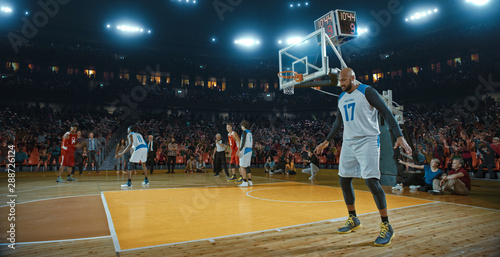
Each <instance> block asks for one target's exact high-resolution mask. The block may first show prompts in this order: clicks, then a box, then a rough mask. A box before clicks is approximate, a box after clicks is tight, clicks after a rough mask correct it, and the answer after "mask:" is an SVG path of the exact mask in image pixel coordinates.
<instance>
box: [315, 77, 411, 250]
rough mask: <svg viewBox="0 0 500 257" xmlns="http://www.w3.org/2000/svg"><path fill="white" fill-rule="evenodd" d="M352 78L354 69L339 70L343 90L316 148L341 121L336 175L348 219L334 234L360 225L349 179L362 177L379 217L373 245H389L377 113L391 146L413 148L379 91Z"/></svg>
mask: <svg viewBox="0 0 500 257" xmlns="http://www.w3.org/2000/svg"><path fill="white" fill-rule="evenodd" d="M355 78H356V76H355V74H354V71H353V70H352V69H350V68H345V69H343V70H342V71H341V72H340V74H339V81H340V86H341V88H342V91H343V92H342V94H341V95H340V96H339V100H338V111H337V118H336V120H335V123H334V124H333V128H332V130H331V131H330V134H329V135H328V137H327V138H326V140H325V141H324V142H323V143H321V144H320V145H318V146H317V147H316V152H317V153H320V152H321V151H322V150H323V149H324V148H325V147H327V146H328V144H329V143H330V142H331V141H332V140H333V138H334V137H335V136H336V135H337V133H338V132H339V131H340V128H341V126H342V124H343V125H344V135H343V137H344V138H343V143H342V151H341V153H340V165H339V176H340V186H341V188H342V193H343V195H344V201H345V203H346V205H347V210H348V212H349V218H348V219H347V222H346V224H345V226H344V227H342V228H340V229H339V230H337V233H341V234H343V233H350V232H351V231H353V230H355V229H358V228H360V227H361V222H360V221H359V219H358V218H357V217H356V208H355V206H354V190H353V188H352V179H353V178H359V177H361V178H363V179H364V180H365V183H366V185H367V186H368V188H369V189H370V192H371V193H372V194H373V198H374V199H375V203H376V204H377V208H378V210H379V213H380V216H381V219H382V223H380V234H379V236H378V237H377V239H376V240H375V243H374V244H375V245H376V246H387V245H389V244H391V240H392V238H393V237H394V231H393V229H392V227H391V225H390V224H389V217H388V215H387V204H386V199H385V193H384V190H383V189H382V187H381V186H380V170H379V162H380V137H379V134H380V131H379V125H378V114H379V113H380V115H382V117H383V118H384V120H385V121H386V122H387V124H388V125H389V128H390V129H391V131H392V133H394V136H395V137H396V138H397V141H396V143H395V145H394V148H395V149H396V148H397V147H403V148H404V150H405V151H406V153H408V154H411V152H412V150H411V148H410V146H409V145H408V144H407V143H406V141H405V139H404V137H403V134H402V133H401V130H400V129H399V126H398V124H397V122H396V119H395V118H394V116H393V115H392V113H391V111H390V110H389V108H388V107H387V105H386V104H385V103H384V101H383V100H382V98H381V97H380V95H379V94H378V92H377V91H376V90H375V89H373V88H372V87H370V86H367V85H364V84H360V83H359V82H357V81H355Z"/></svg>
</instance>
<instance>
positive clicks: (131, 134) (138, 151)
mask: <svg viewBox="0 0 500 257" xmlns="http://www.w3.org/2000/svg"><path fill="white" fill-rule="evenodd" d="M135 131H136V128H135V127H134V126H130V127H128V136H127V138H128V144H127V147H126V148H125V150H123V151H122V152H121V153H119V154H117V155H116V156H115V158H117V159H118V158H120V157H121V156H122V155H124V154H125V153H126V152H127V151H128V150H130V149H133V151H134V152H133V153H132V156H131V157H130V161H129V162H131V163H139V162H140V163H141V165H142V170H143V171H144V182H142V185H145V186H148V185H149V180H148V171H147V169H146V160H147V158H148V146H147V145H146V142H145V141H144V138H143V137H142V135H141V134H139V133H136V132H135ZM127 172H128V181H127V183H126V184H123V185H122V187H128V188H131V187H132V171H131V170H130V169H129V170H128V171H127ZM134 172H135V171H134Z"/></svg>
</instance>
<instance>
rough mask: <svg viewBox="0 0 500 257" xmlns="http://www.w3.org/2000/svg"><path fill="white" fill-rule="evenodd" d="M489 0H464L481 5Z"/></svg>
mask: <svg viewBox="0 0 500 257" xmlns="http://www.w3.org/2000/svg"><path fill="white" fill-rule="evenodd" d="M489 1H490V0H466V1H465V2H467V3H471V4H475V5H479V6H481V5H485V4H487V3H488V2H489Z"/></svg>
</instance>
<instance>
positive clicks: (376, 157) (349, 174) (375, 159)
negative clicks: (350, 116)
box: [339, 135, 380, 179]
mask: <svg viewBox="0 0 500 257" xmlns="http://www.w3.org/2000/svg"><path fill="white" fill-rule="evenodd" d="M339 176H341V177H344V178H363V179H368V178H376V179H380V136H379V135H376V136H364V137H360V138H356V139H351V140H344V141H343V143H342V149H341V151H340V161H339Z"/></svg>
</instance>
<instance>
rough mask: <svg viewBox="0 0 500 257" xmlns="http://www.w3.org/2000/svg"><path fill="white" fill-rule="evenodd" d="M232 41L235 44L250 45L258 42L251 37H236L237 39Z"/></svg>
mask: <svg viewBox="0 0 500 257" xmlns="http://www.w3.org/2000/svg"><path fill="white" fill-rule="evenodd" d="M234 43H235V44H237V45H242V46H246V47H251V46H254V45H258V44H260V41H258V40H255V39H252V38H242V39H238V40H236V41H234Z"/></svg>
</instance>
